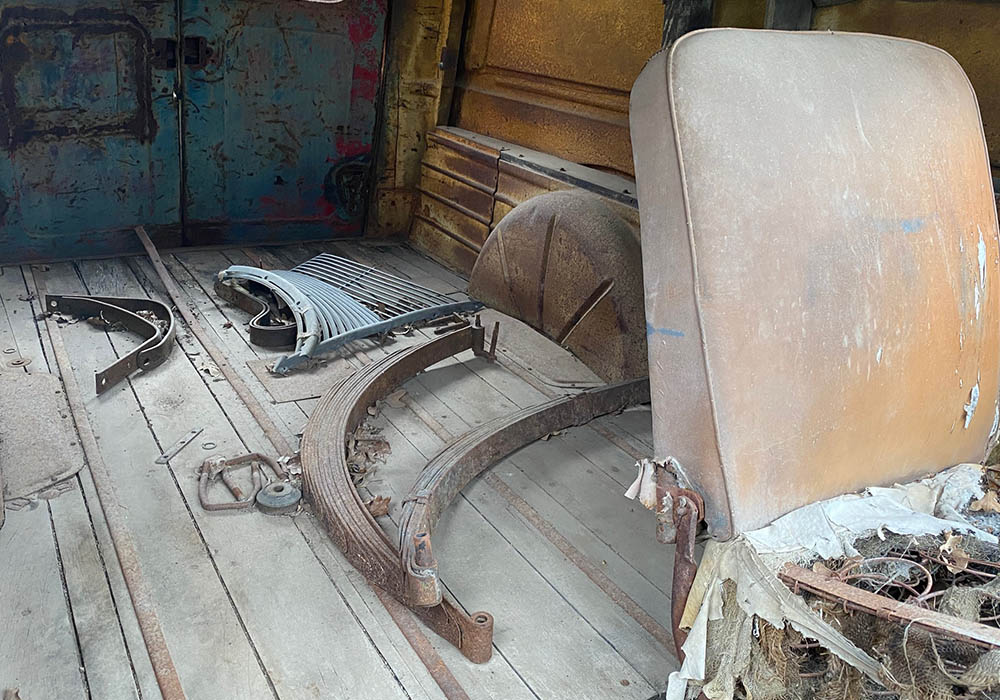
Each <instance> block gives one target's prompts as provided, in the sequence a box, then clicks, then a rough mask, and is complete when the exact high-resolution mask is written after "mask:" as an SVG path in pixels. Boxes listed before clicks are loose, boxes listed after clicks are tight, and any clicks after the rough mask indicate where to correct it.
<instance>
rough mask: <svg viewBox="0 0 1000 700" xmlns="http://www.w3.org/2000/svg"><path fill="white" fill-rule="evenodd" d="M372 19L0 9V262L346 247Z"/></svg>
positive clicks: (357, 193)
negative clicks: (337, 242) (264, 244)
mask: <svg viewBox="0 0 1000 700" xmlns="http://www.w3.org/2000/svg"><path fill="white" fill-rule="evenodd" d="M386 3H387V0H347V1H345V2H342V3H338V4H326V3H313V2H304V1H302V0H204V1H203V0H116V1H115V2H114V3H112V2H110V0H31V7H22V6H13V5H12V3H10V2H8V1H7V0H0V147H2V148H5V149H6V151H7V153H6V156H7V157H6V158H2V159H0V263H3V262H15V261H25V260H41V259H55V258H73V257H80V256H104V255H117V254H121V253H127V252H137V251H138V246H137V243H136V241H135V236H134V235H133V233H132V227H134V226H135V225H137V224H143V225H145V226H146V227H147V229H148V230H149V231H150V232H151V233H152V234H153V236H154V238H156V239H157V242H158V243H159V244H161V245H179V244H181V243H195V244H206V243H214V242H240V243H243V242H255V241H267V240H270V241H277V240H294V239H304V238H330V237H336V236H348V235H360V234H361V233H362V230H363V226H364V218H365V210H366V203H367V200H368V197H367V189H368V185H369V181H370V179H371V175H370V170H371V168H370V165H371V160H372V159H371V154H372V140H373V136H374V130H375V119H376V106H377V93H378V88H379V85H380V80H381V78H380V75H381V61H382V42H383V34H384V25H385V15H386ZM178 17H180V18H181V22H180V25H178V23H177V18H178Z"/></svg>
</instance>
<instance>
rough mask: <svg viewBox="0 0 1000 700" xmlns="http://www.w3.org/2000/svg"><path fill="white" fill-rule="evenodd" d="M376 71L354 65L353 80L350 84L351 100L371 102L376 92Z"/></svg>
mask: <svg viewBox="0 0 1000 700" xmlns="http://www.w3.org/2000/svg"><path fill="white" fill-rule="evenodd" d="M378 77H379V76H378V71H374V70H370V69H368V68H363V67H361V66H354V82H353V84H352V85H351V101H352V102H353V101H354V100H357V99H361V100H365V101H366V102H371V101H373V100H374V99H375V95H376V94H377V93H378Z"/></svg>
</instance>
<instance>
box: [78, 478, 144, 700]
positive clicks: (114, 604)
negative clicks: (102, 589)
mask: <svg viewBox="0 0 1000 700" xmlns="http://www.w3.org/2000/svg"><path fill="white" fill-rule="evenodd" d="M74 478H75V479H76V485H77V487H78V488H79V489H80V498H81V499H82V500H83V509H84V511H85V512H86V513H87V522H88V523H90V535H91V537H93V539H94V547H95V549H96V550H97V560H98V561H99V562H100V563H101V571H102V572H103V574H104V581H105V583H106V584H107V587H108V597H109V598H110V599H111V608H112V610H114V611H115V623H116V624H117V625H118V633H119V635H120V636H121V639H122V646H123V647H124V648H125V658H127V659H128V665H129V672H130V673H131V674H132V683H133V684H135V692H136V695H137V696H138V698H139V700H142V685H141V684H140V683H139V675H138V674H137V673H136V670H135V661H134V660H133V659H132V649H131V648H129V644H128V637H127V636H126V634H125V626H124V624H122V616H121V610H120V609H119V606H118V600H117V599H116V598H115V589H114V586H112V585H111V575H110V573H109V572H108V564H107V560H106V559H105V557H104V548H103V547H101V538H100V537H98V536H97V526H96V525H95V524H94V514H93V512H92V511H91V509H90V502H89V501H88V500H87V493H86V491H85V490H84V488H83V479H82V478H81V477H80V475H79V474H76V476H75V477H74Z"/></svg>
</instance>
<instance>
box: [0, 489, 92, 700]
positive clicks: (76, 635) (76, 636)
mask: <svg viewBox="0 0 1000 700" xmlns="http://www.w3.org/2000/svg"><path fill="white" fill-rule="evenodd" d="M0 498H2V494H0ZM45 510H46V511H47V512H48V515H49V530H50V531H51V534H52V544H53V545H54V546H55V549H56V566H57V567H58V568H59V584H60V586H62V593H63V601H64V602H65V603H66V612H67V614H68V615H69V624H70V627H72V628H73V642H74V643H75V644H76V658H77V666H78V669H79V673H80V680H81V681H82V682H83V690H84V692H85V693H86V694H87V697H88V698H92V697H93V696H92V694H91V692H90V682H89V681H88V680H87V667H86V666H85V665H84V663H83V647H82V646H81V645H80V630H79V629H78V628H77V626H76V616H75V615H74V614H73V601H72V600H70V597H69V586H68V585H67V584H66V570H65V569H64V568H63V560H62V551H61V550H60V549H59V535H58V534H56V524H55V522H54V521H53V519H52V505H51V504H50V503H49V502H48V500H46V501H45Z"/></svg>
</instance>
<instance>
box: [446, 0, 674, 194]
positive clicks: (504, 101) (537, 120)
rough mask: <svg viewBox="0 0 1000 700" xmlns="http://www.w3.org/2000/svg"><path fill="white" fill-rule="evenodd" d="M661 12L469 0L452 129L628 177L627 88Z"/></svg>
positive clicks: (641, 5) (650, 2) (608, 3)
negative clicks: (507, 142) (459, 129)
mask: <svg viewBox="0 0 1000 700" xmlns="http://www.w3.org/2000/svg"><path fill="white" fill-rule="evenodd" d="M663 14H664V12H663V3H662V2H661V1H660V0H639V1H637V2H632V3H628V4H627V5H626V4H622V3H619V2H615V1H614V0H596V1H595V0H589V1H587V0H556V1H555V2H546V3H539V2H534V1H533V0H476V2H474V3H472V6H471V8H470V11H469V17H470V21H469V29H468V36H467V39H466V44H465V48H464V59H465V60H464V66H465V70H464V71H463V72H462V73H461V74H460V75H459V76H458V79H457V87H456V101H455V104H456V115H455V121H454V122H453V123H455V124H457V125H458V126H460V127H463V128H465V129H469V130H471V131H475V132H479V133H482V134H485V135H488V136H493V137H496V138H500V139H504V140H507V141H511V142H514V143H518V144H521V145H523V146H527V147H529V148H535V149H538V150H540V151H544V152H546V153H551V154H554V155H557V156H560V157H562V158H566V159H568V160H571V161H574V162H577V163H583V164H585V165H593V166H597V167H601V168H610V169H612V170H615V171H618V172H621V173H625V174H631V173H632V167H633V166H632V153H631V146H630V144H629V138H628V116H627V115H628V91H629V89H630V88H631V86H632V82H633V81H634V80H635V77H636V76H637V75H638V74H639V71H640V70H641V69H642V66H643V64H644V63H645V62H646V60H647V59H648V58H649V57H650V56H652V55H653V54H654V53H655V52H656V51H657V50H658V49H659V48H660V34H661V30H662V27H663ZM581 37H586V40H585V41H581V39H580V38H581Z"/></svg>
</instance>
